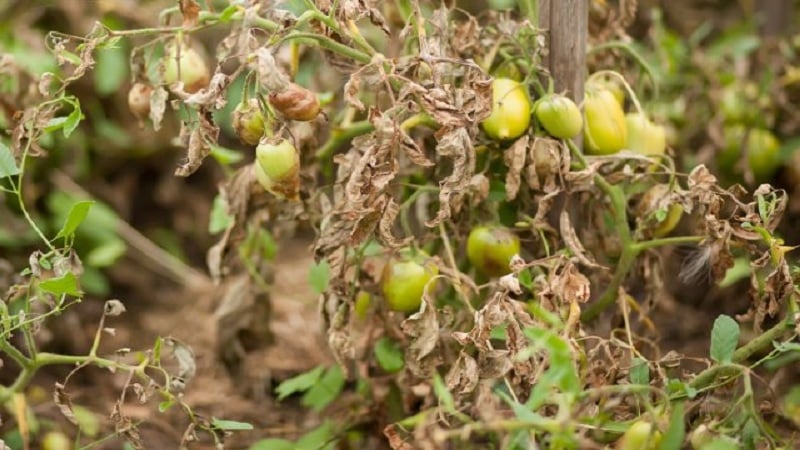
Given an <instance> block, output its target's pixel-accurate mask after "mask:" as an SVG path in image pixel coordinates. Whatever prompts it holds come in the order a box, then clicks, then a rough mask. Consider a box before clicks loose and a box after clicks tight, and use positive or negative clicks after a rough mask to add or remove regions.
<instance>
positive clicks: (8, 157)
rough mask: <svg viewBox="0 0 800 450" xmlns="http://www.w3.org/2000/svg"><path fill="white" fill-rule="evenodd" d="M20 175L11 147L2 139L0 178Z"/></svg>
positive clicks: (0, 147)
mask: <svg viewBox="0 0 800 450" xmlns="http://www.w3.org/2000/svg"><path fill="white" fill-rule="evenodd" d="M14 175H19V167H17V161H16V160H15V159H14V155H12V154H11V149H10V148H8V146H7V145H6V144H4V143H3V142H1V141H0V178H5V177H11V176H14Z"/></svg>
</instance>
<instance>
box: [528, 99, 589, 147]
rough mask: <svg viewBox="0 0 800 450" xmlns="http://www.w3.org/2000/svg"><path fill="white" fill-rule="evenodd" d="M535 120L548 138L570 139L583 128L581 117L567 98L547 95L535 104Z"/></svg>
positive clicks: (573, 103) (574, 105)
mask: <svg viewBox="0 0 800 450" xmlns="http://www.w3.org/2000/svg"><path fill="white" fill-rule="evenodd" d="M535 114H536V119H537V120H538V121H539V123H541V124H542V126H543V127H544V129H545V130H547V132H548V133H550V136H553V137H556V138H559V139H572V138H574V137H575V136H577V135H578V133H580V132H581V129H582V128H583V116H582V115H581V110H580V109H578V105H576V104H575V102H573V101H572V99H570V98H569V97H565V96H563V95H558V94H549V95H547V96H546V97H544V98H542V99H541V100H539V101H538V102H536V112H535Z"/></svg>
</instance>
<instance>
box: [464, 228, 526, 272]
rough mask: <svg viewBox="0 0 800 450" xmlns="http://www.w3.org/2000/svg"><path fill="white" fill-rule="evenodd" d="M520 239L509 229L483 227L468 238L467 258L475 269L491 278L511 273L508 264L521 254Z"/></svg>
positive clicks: (473, 231) (473, 230)
mask: <svg viewBox="0 0 800 450" xmlns="http://www.w3.org/2000/svg"><path fill="white" fill-rule="evenodd" d="M519 249H520V245H519V238H518V237H517V235H516V234H514V233H513V232H511V230H509V229H508V228H505V227H502V226H488V225H482V226H478V227H475V228H473V229H472V231H470V233H469V237H468V238H467V258H468V259H469V262H470V263H472V265H473V266H475V268H477V269H478V270H479V271H481V272H482V273H484V274H486V275H488V276H490V277H499V276H503V275H506V274H508V273H511V269H510V268H509V266H508V264H509V263H510V262H511V258H512V257H513V256H514V255H516V254H518V253H519Z"/></svg>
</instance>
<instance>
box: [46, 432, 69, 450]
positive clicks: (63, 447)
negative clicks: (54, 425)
mask: <svg viewBox="0 0 800 450" xmlns="http://www.w3.org/2000/svg"><path fill="white" fill-rule="evenodd" d="M71 448H72V441H70V440H69V438H68V437H67V435H65V434H64V433H62V432H60V431H48V432H47V433H46V434H45V435H44V437H42V450H70V449H71Z"/></svg>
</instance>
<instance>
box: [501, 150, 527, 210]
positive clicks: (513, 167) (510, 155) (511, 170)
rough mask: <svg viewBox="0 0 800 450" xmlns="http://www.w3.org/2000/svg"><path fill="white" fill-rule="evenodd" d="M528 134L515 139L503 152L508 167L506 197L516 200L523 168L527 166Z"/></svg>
mask: <svg viewBox="0 0 800 450" xmlns="http://www.w3.org/2000/svg"><path fill="white" fill-rule="evenodd" d="M529 140H530V138H529V137H528V135H527V134H526V135H524V136H522V137H521V138H519V139H517V140H516V141H514V143H513V144H511V145H510V146H509V147H508V148H507V149H506V151H505V152H503V162H505V164H506V167H508V172H506V199H507V200H514V199H515V198H517V193H518V192H519V186H520V184H521V174H522V169H523V167H525V154H526V153H527V151H528V141H529Z"/></svg>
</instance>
